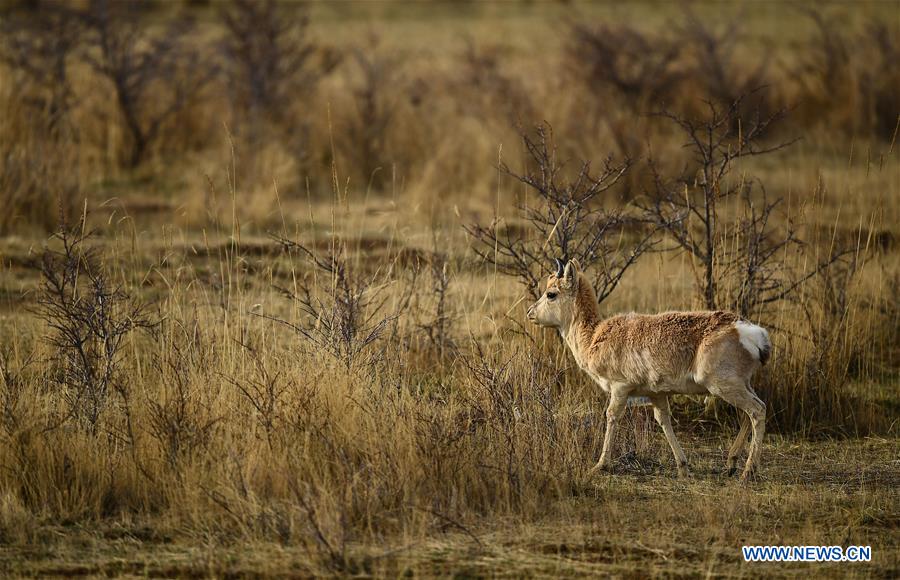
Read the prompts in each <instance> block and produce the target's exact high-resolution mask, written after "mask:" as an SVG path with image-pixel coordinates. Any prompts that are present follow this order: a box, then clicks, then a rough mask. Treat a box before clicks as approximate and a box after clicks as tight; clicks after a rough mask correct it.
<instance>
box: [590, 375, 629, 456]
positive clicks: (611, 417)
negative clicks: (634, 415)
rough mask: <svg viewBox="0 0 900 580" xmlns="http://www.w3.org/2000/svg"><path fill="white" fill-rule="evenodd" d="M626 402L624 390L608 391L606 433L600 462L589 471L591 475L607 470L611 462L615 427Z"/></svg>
mask: <svg viewBox="0 0 900 580" xmlns="http://www.w3.org/2000/svg"><path fill="white" fill-rule="evenodd" d="M627 402H628V393H627V392H624V389H621V388H619V389H616V387H615V386H613V387H612V388H610V390H609V405H608V406H607V407H606V433H605V434H604V435H603V452H602V453H600V461H598V462H597V465H595V466H594V468H593V469H591V473H593V472H596V471H599V470H601V469H608V468H609V466H610V463H611V461H612V446H613V441H614V439H615V435H616V426H617V425H618V423H619V421H620V420H621V419H622V415H623V414H624V413H625V405H626V403H627Z"/></svg>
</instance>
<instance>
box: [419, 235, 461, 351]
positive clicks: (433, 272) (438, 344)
mask: <svg viewBox="0 0 900 580" xmlns="http://www.w3.org/2000/svg"><path fill="white" fill-rule="evenodd" d="M449 266H450V264H449V261H448V260H447V256H446V254H443V253H440V252H438V251H437V248H435V251H434V252H432V253H431V256H430V257H429V259H428V265H427V267H428V273H429V280H430V286H429V287H428V290H429V298H430V306H431V308H430V309H429V311H428V312H426V313H425V315H424V320H421V321H420V322H419V323H418V324H417V325H416V326H417V327H418V328H419V329H421V330H422V331H424V332H425V335H426V336H427V337H428V341H429V343H431V347H432V348H433V349H434V351H435V352H436V353H437V355H438V358H439V360H441V361H443V360H444V357H445V356H446V355H447V353H448V352H449V351H452V350H454V349H455V348H456V344H455V343H454V341H453V336H452V325H453V315H452V313H451V311H450V303H449V295H448V293H449V290H450V281H451V274H450V271H449Z"/></svg>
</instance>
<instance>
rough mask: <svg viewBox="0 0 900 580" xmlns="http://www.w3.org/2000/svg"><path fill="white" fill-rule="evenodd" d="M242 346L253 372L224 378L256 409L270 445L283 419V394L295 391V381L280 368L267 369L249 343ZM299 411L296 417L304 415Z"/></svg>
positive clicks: (273, 443) (264, 361) (263, 359)
mask: <svg viewBox="0 0 900 580" xmlns="http://www.w3.org/2000/svg"><path fill="white" fill-rule="evenodd" d="M241 346H242V347H243V349H244V350H245V351H246V352H247V354H248V355H249V356H250V359H251V360H252V362H253V369H252V374H251V375H250V376H248V377H225V379H226V380H227V381H228V382H229V383H231V384H232V385H234V386H235V388H237V389H238V391H240V393H241V395H242V396H243V397H244V399H246V400H247V402H249V403H250V405H251V406H252V407H253V409H254V410H255V411H256V416H257V421H258V423H259V425H260V426H261V427H262V429H263V432H264V433H265V436H266V442H267V443H268V444H269V447H270V448H272V447H274V445H275V436H276V434H277V433H278V432H279V430H280V427H282V423H283V421H284V420H285V419H284V415H283V414H284V411H285V409H284V407H285V405H286V401H285V395H286V394H287V393H288V391H292V390H296V388H297V384H296V383H295V382H294V381H293V380H292V379H290V378H289V377H286V376H284V373H282V372H281V371H273V370H270V368H269V364H268V363H267V362H266V360H265V358H263V357H262V356H261V355H260V352H259V351H258V350H257V349H256V348H254V347H253V346H252V345H251V344H247V343H241ZM304 415H305V414H304V413H298V414H297V415H296V416H297V417H300V416H304Z"/></svg>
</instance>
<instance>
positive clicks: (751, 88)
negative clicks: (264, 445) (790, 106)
mask: <svg viewBox="0 0 900 580" xmlns="http://www.w3.org/2000/svg"><path fill="white" fill-rule="evenodd" d="M744 20H745V17H744V14H743V13H740V12H739V13H738V14H737V15H735V16H734V17H733V18H732V19H731V20H729V21H727V22H726V23H725V24H724V26H720V27H712V26H710V25H709V24H708V20H706V19H704V18H702V17H701V16H699V15H698V14H696V13H695V12H694V11H693V9H691V8H690V6H689V5H685V8H684V16H683V20H682V22H681V24H680V25H679V26H678V27H677V28H676V30H677V32H678V41H677V42H678V44H680V45H682V46H685V47H687V50H688V52H689V53H690V55H691V56H692V62H691V67H692V68H693V70H692V71H691V83H695V84H698V85H699V88H700V90H701V95H702V96H703V98H706V99H708V100H711V101H713V102H714V103H716V104H717V105H718V106H720V107H729V106H731V105H733V104H734V103H737V104H738V107H739V111H738V112H737V114H736V115H733V116H732V121H734V122H735V123H737V122H738V121H739V120H744V119H743V117H744V115H746V114H749V115H751V116H752V115H753V114H755V113H757V112H759V111H760V110H763V111H764V112H765V109H767V108H768V104H767V103H766V101H765V100H764V97H767V96H770V95H771V92H770V91H766V92H764V91H756V90H755V89H756V88H757V87H761V86H763V85H765V84H767V81H768V75H769V73H768V68H769V61H770V59H769V54H768V52H764V53H763V54H762V55H761V56H759V57H751V56H750V55H747V54H744V55H739V54H738V49H739V48H740V47H741V45H742V43H743V42H744V39H745V37H744V34H743V31H742V23H743V22H744ZM750 58H754V60H755V62H753V64H752V66H748V60H749V59H750ZM764 114H765V113H764Z"/></svg>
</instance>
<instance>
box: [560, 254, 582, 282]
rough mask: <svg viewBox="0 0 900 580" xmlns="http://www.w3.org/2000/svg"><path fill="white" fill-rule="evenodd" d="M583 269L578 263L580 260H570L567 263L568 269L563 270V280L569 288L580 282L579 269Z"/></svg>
mask: <svg viewBox="0 0 900 580" xmlns="http://www.w3.org/2000/svg"><path fill="white" fill-rule="evenodd" d="M579 270H581V267H580V266H579V265H578V260H569V262H568V263H567V264H566V269H565V271H564V272H563V276H562V280H563V285H564V286H565V287H567V288H575V286H576V284H577V283H578V271H579Z"/></svg>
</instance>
